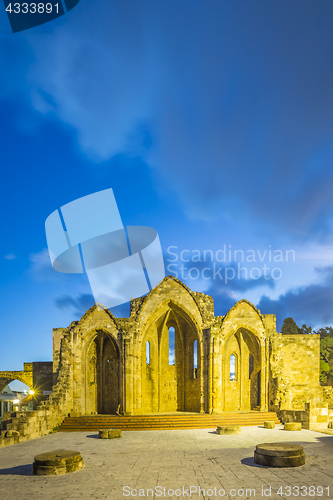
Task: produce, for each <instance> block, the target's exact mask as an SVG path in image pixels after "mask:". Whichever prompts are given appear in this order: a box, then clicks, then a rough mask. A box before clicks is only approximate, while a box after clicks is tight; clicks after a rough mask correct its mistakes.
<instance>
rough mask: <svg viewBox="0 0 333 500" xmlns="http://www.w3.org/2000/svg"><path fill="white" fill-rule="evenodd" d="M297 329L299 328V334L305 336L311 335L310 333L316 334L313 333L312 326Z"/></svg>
mask: <svg viewBox="0 0 333 500" xmlns="http://www.w3.org/2000/svg"><path fill="white" fill-rule="evenodd" d="M297 328H298V333H302V334H303V335H304V334H308V335H310V333H315V332H312V327H311V326H306V325H302V326H298V327H297Z"/></svg>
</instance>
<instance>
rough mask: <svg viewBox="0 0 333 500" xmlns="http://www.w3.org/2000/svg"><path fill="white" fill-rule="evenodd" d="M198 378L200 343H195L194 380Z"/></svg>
mask: <svg viewBox="0 0 333 500" xmlns="http://www.w3.org/2000/svg"><path fill="white" fill-rule="evenodd" d="M197 376H198V342H197V341H196V340H195V341H194V342H193V378H197Z"/></svg>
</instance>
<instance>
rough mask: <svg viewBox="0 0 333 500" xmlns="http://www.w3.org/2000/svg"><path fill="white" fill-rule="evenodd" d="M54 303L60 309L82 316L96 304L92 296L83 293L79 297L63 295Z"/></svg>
mask: <svg viewBox="0 0 333 500" xmlns="http://www.w3.org/2000/svg"><path fill="white" fill-rule="evenodd" d="M54 302H55V305H56V307H57V308H58V309H69V310H72V311H74V312H75V313H76V314H79V315H82V314H84V313H85V312H86V311H87V310H88V309H90V307H91V306H93V305H94V304H95V299H94V297H93V295H91V294H88V293H82V294H80V295H78V296H77V297H71V296H70V295H62V296H60V297H57V298H56V299H55V301H54Z"/></svg>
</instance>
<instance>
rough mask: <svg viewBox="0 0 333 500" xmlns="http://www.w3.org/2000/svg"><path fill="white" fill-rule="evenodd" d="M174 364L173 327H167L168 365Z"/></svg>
mask: <svg viewBox="0 0 333 500" xmlns="http://www.w3.org/2000/svg"><path fill="white" fill-rule="evenodd" d="M174 364H175V329H174V327H173V326H170V328H169V365H174Z"/></svg>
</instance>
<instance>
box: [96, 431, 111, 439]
mask: <svg viewBox="0 0 333 500" xmlns="http://www.w3.org/2000/svg"><path fill="white" fill-rule="evenodd" d="M98 437H99V439H109V429H101V430H99V431H98Z"/></svg>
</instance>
